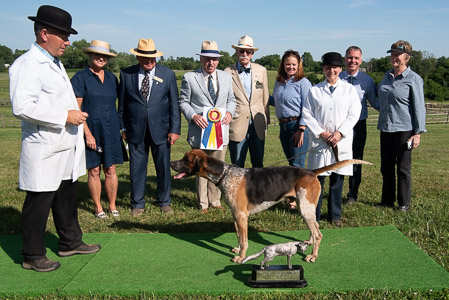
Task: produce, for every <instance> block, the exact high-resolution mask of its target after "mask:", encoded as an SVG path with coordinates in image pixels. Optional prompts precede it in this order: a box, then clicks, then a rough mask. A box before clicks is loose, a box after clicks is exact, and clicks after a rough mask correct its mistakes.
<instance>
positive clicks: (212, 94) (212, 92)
mask: <svg viewBox="0 0 449 300" xmlns="http://www.w3.org/2000/svg"><path fill="white" fill-rule="evenodd" d="M207 89H208V90H209V95H210V97H211V98H212V100H214V101H215V89H214V84H213V83H212V75H209V80H208V81H207Z"/></svg>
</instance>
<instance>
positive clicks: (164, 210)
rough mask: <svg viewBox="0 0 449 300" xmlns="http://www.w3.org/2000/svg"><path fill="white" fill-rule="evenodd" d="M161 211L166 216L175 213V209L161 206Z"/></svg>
mask: <svg viewBox="0 0 449 300" xmlns="http://www.w3.org/2000/svg"><path fill="white" fill-rule="evenodd" d="M159 209H160V210H161V212H163V213H164V214H172V213H173V209H171V207H170V206H168V205H167V206H161V207H159Z"/></svg>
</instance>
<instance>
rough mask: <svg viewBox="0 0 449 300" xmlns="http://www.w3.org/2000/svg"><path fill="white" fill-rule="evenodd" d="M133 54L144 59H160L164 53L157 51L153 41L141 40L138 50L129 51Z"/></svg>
mask: <svg viewBox="0 0 449 300" xmlns="http://www.w3.org/2000/svg"><path fill="white" fill-rule="evenodd" d="M129 51H130V52H131V53H132V54H134V55H137V56H143V57H160V56H162V55H164V53H163V52H161V51H157V50H156V46H155V45H154V42H153V40H152V39H140V40H139V44H138V45H137V48H134V49H130V50H129Z"/></svg>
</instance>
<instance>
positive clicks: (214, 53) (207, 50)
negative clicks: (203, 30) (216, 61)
mask: <svg viewBox="0 0 449 300" xmlns="http://www.w3.org/2000/svg"><path fill="white" fill-rule="evenodd" d="M197 55H200V56H209V57H222V56H223V55H221V54H220V51H219V50H218V45H217V42H215V41H204V42H203V43H202V45H201V53H199V54H197Z"/></svg>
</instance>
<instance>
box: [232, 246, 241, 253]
mask: <svg viewBox="0 0 449 300" xmlns="http://www.w3.org/2000/svg"><path fill="white" fill-rule="evenodd" d="M231 252H232V253H240V247H235V248H233V249H232V250H231Z"/></svg>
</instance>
